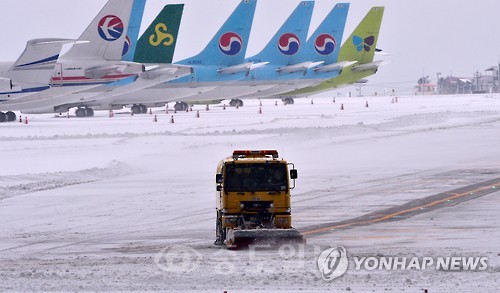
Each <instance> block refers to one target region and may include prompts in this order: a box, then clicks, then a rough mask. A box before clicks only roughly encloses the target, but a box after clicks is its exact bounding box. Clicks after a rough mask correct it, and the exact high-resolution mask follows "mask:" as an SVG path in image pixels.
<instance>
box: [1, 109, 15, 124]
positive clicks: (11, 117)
mask: <svg viewBox="0 0 500 293" xmlns="http://www.w3.org/2000/svg"><path fill="white" fill-rule="evenodd" d="M16 119H17V116H16V113H14V112H12V111H8V112H7V113H4V112H0V123H2V122H12V121H16Z"/></svg>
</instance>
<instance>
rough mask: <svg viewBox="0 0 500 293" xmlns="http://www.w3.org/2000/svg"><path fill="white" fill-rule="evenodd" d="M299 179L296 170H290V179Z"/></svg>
mask: <svg viewBox="0 0 500 293" xmlns="http://www.w3.org/2000/svg"><path fill="white" fill-rule="evenodd" d="M297 178H299V174H298V173H297V170H295V169H292V170H290V179H297Z"/></svg>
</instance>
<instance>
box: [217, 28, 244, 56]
mask: <svg viewBox="0 0 500 293" xmlns="http://www.w3.org/2000/svg"><path fill="white" fill-rule="evenodd" d="M242 47H243V41H242V40H241V37H240V36H239V35H238V34H236V33H233V32H229V33H225V34H223V35H222V36H221V37H220V40H219V48H220V50H221V51H222V53H224V54H226V55H230V56H234V55H236V54H238V53H239V52H240V51H241V48H242Z"/></svg>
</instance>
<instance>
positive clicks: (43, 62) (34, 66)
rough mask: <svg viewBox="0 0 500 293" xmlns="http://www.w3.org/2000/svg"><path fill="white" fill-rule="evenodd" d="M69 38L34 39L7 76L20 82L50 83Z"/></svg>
mask: <svg viewBox="0 0 500 293" xmlns="http://www.w3.org/2000/svg"><path fill="white" fill-rule="evenodd" d="M74 42H75V40H68V39H53V38H50V39H34V40H30V41H28V43H27V44H26V48H25V49H24V52H23V53H22V54H21V56H20V57H19V58H18V59H17V61H16V62H15V63H14V65H13V66H12V67H11V68H10V69H9V71H8V72H7V76H6V77H7V78H10V79H11V80H12V81H13V82H14V83H19V84H31V85H33V84H35V85H36V84H38V85H48V84H49V82H50V78H51V77H52V73H53V71H54V67H55V65H56V63H57V59H58V58H59V54H60V52H61V49H62V47H63V45H64V44H69V43H74Z"/></svg>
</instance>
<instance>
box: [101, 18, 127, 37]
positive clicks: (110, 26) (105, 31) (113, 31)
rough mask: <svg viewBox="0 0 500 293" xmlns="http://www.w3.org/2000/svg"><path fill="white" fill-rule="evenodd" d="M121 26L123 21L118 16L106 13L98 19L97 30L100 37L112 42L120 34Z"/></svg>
mask: <svg viewBox="0 0 500 293" xmlns="http://www.w3.org/2000/svg"><path fill="white" fill-rule="evenodd" d="M123 28H124V26H123V22H122V20H121V19H120V18H119V17H118V16H115V15H108V16H105V17H103V18H102V19H101V21H99V25H98V28H97V30H98V31H99V35H100V36H101V38H103V39H104V40H106V41H109V42H112V41H116V40H118V39H119V38H120V37H121V36H122V34H123Z"/></svg>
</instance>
